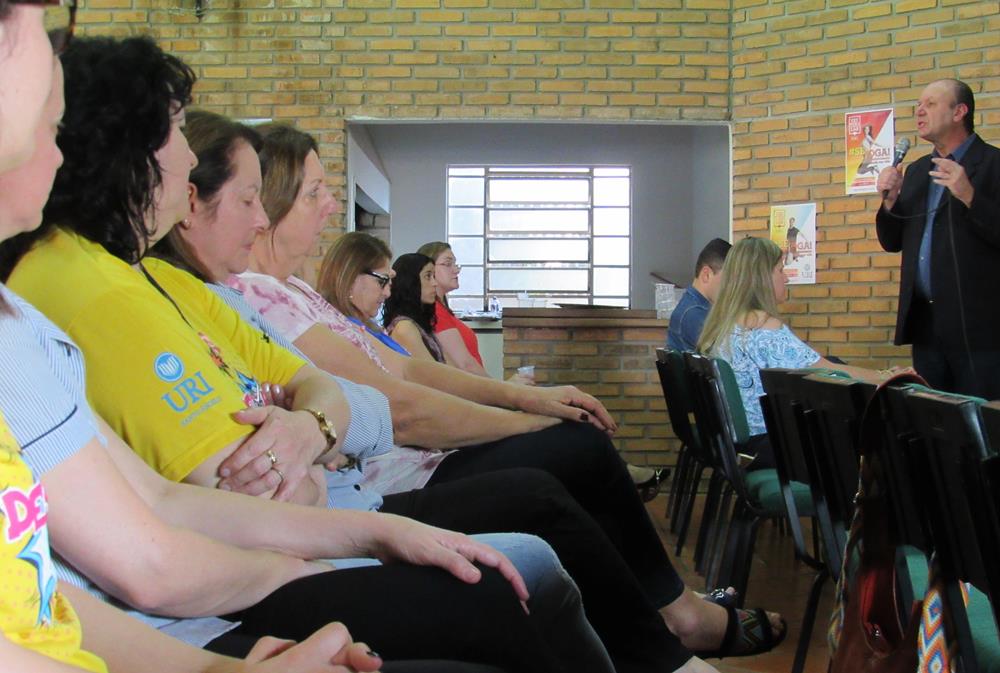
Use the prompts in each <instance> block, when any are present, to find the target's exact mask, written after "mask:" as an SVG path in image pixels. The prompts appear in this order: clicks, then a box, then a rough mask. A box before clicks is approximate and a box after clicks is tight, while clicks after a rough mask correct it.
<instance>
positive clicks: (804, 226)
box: [771, 203, 816, 285]
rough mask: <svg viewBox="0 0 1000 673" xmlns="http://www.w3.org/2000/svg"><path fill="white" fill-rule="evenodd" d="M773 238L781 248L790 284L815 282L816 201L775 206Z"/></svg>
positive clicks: (772, 211)
mask: <svg viewBox="0 0 1000 673" xmlns="http://www.w3.org/2000/svg"><path fill="white" fill-rule="evenodd" d="M771 240H772V241H774V242H775V243H777V244H778V247H780V248H781V253H782V255H783V256H784V257H783V264H784V270H785V276H787V277H788V284H789V285H812V284H815V282H816V204H815V203H788V204H784V205H780V206H771Z"/></svg>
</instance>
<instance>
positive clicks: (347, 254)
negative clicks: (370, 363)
mask: <svg viewBox="0 0 1000 673" xmlns="http://www.w3.org/2000/svg"><path fill="white" fill-rule="evenodd" d="M391 259H392V251H391V250H389V246H387V245H386V244H385V243H384V242H383V241H381V240H380V239H378V238H375V237H374V236H369V235H368V234H363V233H360V232H356V231H352V232H348V233H346V234H343V235H342V236H340V237H338V238H337V240H336V241H334V242H333V244H332V245H331V246H330V249H329V250H327V253H326V256H325V257H324V258H323V265H322V266H321V267H320V271H319V280H318V281H317V283H316V284H317V286H318V288H319V291H320V294H322V295H323V298H324V299H326V300H327V301H328V302H330V304H331V305H332V306H333V307H334V308H336V309H337V310H338V311H340V312H341V313H342V314H344V315H345V316H347V319H348V320H350V321H351V322H353V323H354V324H355V325H357V326H358V327H360V328H361V329H363V330H365V332H366V333H367V335H368V337H369V338H372V339H377V340H378V341H379V342H380V343H382V344H383V345H385V346H386V347H388V348H391V349H392V350H394V351H395V352H397V353H399V354H400V355H403V356H404V357H410V352H409V351H408V350H407V349H406V348H404V347H403V346H402V345H400V344H399V342H397V341H396V340H395V339H393V338H392V337H391V336H389V335H388V334H387V333H386V331H385V330H384V329H382V327H381V326H380V325H379V324H378V323H377V322H376V320H377V319H378V314H379V312H380V311H381V310H382V304H383V303H384V302H385V301H386V300H387V299H388V298H389V296H390V294H391V293H392V292H393V291H394V289H393V279H394V278H395V276H396V272H395V271H394V270H393V269H392V268H391V267H390V266H389V262H390V260H391Z"/></svg>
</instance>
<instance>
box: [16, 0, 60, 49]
mask: <svg viewBox="0 0 1000 673" xmlns="http://www.w3.org/2000/svg"><path fill="white" fill-rule="evenodd" d="M11 2H12V4H16V5H42V6H43V7H44V8H45V14H44V18H43V22H44V24H43V25H44V26H45V32H46V33H48V34H49V41H50V42H51V43H52V51H53V52H55V54H56V55H57V56H58V55H59V54H61V53H63V51H65V50H66V46H67V45H68V44H69V41H70V39H71V38H72V37H73V29H74V28H76V0H11Z"/></svg>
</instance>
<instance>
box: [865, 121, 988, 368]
mask: <svg viewBox="0 0 1000 673" xmlns="http://www.w3.org/2000/svg"><path fill="white" fill-rule="evenodd" d="M960 163H961V165H962V167H963V168H964V169H965V173H966V175H968V177H969V181H970V182H971V183H972V187H973V189H974V190H975V193H974V195H973V197H972V206H971V207H970V208H966V207H965V205H964V204H963V203H962V202H961V201H959V200H958V199H956V198H955V197H954V196H952V195H951V192H950V191H948V189H947V188H946V189H945V191H944V194H942V196H941V201H940V204H939V208H938V211H937V214H936V215H935V219H934V231H933V233H932V238H931V292H932V294H933V298H934V331H935V334H936V335H937V336H938V337H940V338H942V339H944V340H945V343H946V344H948V343H952V344H954V345H955V348H957V349H962V348H964V345H963V340H962V335H961V325H962V323H961V315H960V308H959V307H960V306H961V307H962V308H964V312H965V328H966V330H967V333H968V338H969V347H970V348H971V349H972V350H973V351H982V350H987V351H991V350H1000V150H998V149H997V148H996V147H993V146H992V145H987V144H986V143H985V142H983V140H982V139H981V138H976V140H974V141H973V143H972V145H970V146H969V149H968V151H967V152H966V153H965V156H964V157H962V161H961V162H960ZM933 168H934V164H933V163H931V157H930V155H927V156H924V157H921V158H919V159H917V160H916V161H914V162H913V163H912V164H911V165H910V166H909V168H907V169H906V173H905V174H904V176H903V186H902V189H901V191H900V193H899V198H898V199H897V200H896V203H895V204H894V205H893V208H892V211H890V212H887V211H886V210H885V208H880V209H879V211H878V215H877V216H876V218H875V229H876V232H877V233H878V240H879V243H881V244H882V247H883V248H884V249H885V250H886V251H888V252H899V251H900V250H902V252H903V259H902V263H901V267H900V271H901V276H900V283H899V314H898V316H897V319H896V340H895V341H896V343H897V344H905V343H913V338H914V336H915V334H919V332H918V330H917V329H916V327H915V326H914V325H913V324H912V321H911V319H910V318H911V307H912V305H913V301H914V287H913V285H914V281H915V278H916V275H917V256H918V255H919V252H920V239H921V237H922V236H923V232H924V223H925V219H926V218H925V217H924V216H923V215H922V213H926V212H927V190H928V188H929V186H930V180H931V179H930V177H929V176H928V175H927V174H928V172H929V171H931V170H933ZM949 209H950V217H951V224H950V225H949ZM914 215H916V216H917V217H912V216H914ZM904 218H909V219H904ZM952 239H954V251H955V253H956V254H955V255H953V254H952ZM956 257H957V260H958V264H957V268H956V264H955V261H954V260H955V258H956Z"/></svg>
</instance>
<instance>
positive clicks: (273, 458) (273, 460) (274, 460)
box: [264, 449, 278, 468]
mask: <svg viewBox="0 0 1000 673" xmlns="http://www.w3.org/2000/svg"><path fill="white" fill-rule="evenodd" d="M264 455H265V456H267V459H268V460H269V461H271V467H272V468H273V467H274V466H275V465H276V464H277V463H278V457H277V456H276V455H274V451H272V450H271V449H268V450H267V451H265V452H264Z"/></svg>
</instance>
